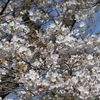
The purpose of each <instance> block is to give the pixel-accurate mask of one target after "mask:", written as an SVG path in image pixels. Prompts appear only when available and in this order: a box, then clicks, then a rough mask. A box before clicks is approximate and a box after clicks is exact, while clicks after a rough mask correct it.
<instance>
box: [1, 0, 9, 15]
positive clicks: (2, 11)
mask: <svg viewBox="0 0 100 100" xmlns="http://www.w3.org/2000/svg"><path fill="white" fill-rule="evenodd" d="M9 2H10V0H8V1H7V3H6V4H5V6H4V7H3V9H2V10H1V12H0V15H2V14H3V13H4V11H5V9H6V8H7V5H8V4H9Z"/></svg>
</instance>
